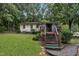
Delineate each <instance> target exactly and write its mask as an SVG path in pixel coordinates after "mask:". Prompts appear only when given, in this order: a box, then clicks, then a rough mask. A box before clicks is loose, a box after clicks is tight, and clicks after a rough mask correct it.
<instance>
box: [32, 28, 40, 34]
mask: <svg viewBox="0 0 79 59" xmlns="http://www.w3.org/2000/svg"><path fill="white" fill-rule="evenodd" d="M31 31H32V34H38V33H39V31H36V30H35V29H32V30H31Z"/></svg>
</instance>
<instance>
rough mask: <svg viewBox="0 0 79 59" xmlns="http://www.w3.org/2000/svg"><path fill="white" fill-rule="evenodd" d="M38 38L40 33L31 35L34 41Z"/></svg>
mask: <svg viewBox="0 0 79 59" xmlns="http://www.w3.org/2000/svg"><path fill="white" fill-rule="evenodd" d="M39 38H40V33H37V34H36V35H35V36H34V37H33V40H34V41H39Z"/></svg>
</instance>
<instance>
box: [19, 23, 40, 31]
mask: <svg viewBox="0 0 79 59" xmlns="http://www.w3.org/2000/svg"><path fill="white" fill-rule="evenodd" d="M32 30H34V31H39V30H40V24H39V23H38V22H26V23H24V22H23V23H21V24H20V31H21V32H32Z"/></svg>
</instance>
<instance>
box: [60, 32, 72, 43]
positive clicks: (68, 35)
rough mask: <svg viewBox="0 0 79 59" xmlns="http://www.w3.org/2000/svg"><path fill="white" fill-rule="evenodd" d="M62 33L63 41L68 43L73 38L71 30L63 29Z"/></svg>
mask: <svg viewBox="0 0 79 59" xmlns="http://www.w3.org/2000/svg"><path fill="white" fill-rule="evenodd" d="M61 34H62V43H64V44H67V43H69V41H70V40H71V38H72V33H71V32H70V31H63V32H61Z"/></svg>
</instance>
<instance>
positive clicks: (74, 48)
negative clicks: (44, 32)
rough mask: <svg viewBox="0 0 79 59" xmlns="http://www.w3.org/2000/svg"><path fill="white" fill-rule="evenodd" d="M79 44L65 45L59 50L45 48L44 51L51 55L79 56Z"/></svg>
mask: <svg viewBox="0 0 79 59" xmlns="http://www.w3.org/2000/svg"><path fill="white" fill-rule="evenodd" d="M78 46H79V45H65V47H64V48H63V49H61V50H52V49H46V52H47V53H48V54H50V55H52V56H77V55H78V56H79V47H78Z"/></svg>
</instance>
